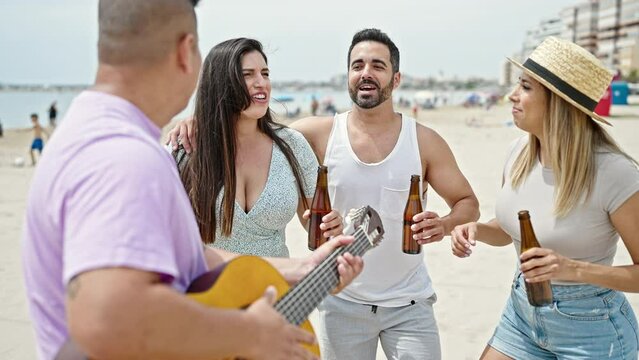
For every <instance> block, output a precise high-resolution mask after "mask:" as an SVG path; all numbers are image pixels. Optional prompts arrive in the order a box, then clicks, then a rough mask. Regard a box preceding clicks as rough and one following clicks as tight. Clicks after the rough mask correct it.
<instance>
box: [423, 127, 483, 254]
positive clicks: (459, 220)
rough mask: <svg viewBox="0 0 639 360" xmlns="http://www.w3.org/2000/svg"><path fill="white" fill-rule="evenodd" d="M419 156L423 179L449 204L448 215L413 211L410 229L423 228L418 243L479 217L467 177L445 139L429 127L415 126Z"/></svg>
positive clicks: (477, 205)
mask: <svg viewBox="0 0 639 360" xmlns="http://www.w3.org/2000/svg"><path fill="white" fill-rule="evenodd" d="M417 140H418V142H419V150H420V151H419V152H420V158H421V160H422V168H423V169H424V172H425V173H424V176H423V179H424V180H425V181H426V182H427V183H428V184H429V185H430V186H431V187H432V188H433V190H435V191H436V192H437V194H439V195H440V196H441V197H442V198H443V199H444V200H445V201H446V203H447V204H448V206H449V207H450V209H451V210H450V213H448V215H446V216H443V217H441V218H440V217H439V216H437V214H435V213H432V212H429V211H425V212H423V213H422V214H419V215H416V216H415V218H414V221H416V222H420V223H418V224H415V225H413V231H419V230H422V229H423V230H424V232H423V237H422V239H418V240H419V242H420V243H422V244H423V243H428V242H432V241H439V240H441V239H442V238H443V236H444V235H448V234H450V233H451V232H452V231H453V229H454V228H455V226H457V225H459V224H464V223H467V222H471V221H475V220H477V219H478V218H479V202H478V201H477V197H476V196H475V193H474V192H473V189H472V188H471V187H470V184H469V183H468V180H466V177H464V175H463V174H462V172H461V171H460V170H459V167H458V166H457V161H456V160H455V156H453V153H452V151H451V150H450V147H448V144H447V143H446V141H444V139H443V138H442V137H441V136H440V135H439V134H437V133H436V132H435V131H433V130H432V129H429V128H427V127H425V126H422V125H418V126H417Z"/></svg>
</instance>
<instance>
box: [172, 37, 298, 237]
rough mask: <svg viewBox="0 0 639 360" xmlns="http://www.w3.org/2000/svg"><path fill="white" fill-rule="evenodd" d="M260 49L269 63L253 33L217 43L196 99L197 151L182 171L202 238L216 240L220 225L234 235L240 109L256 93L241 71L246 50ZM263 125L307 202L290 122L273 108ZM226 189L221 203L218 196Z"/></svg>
mask: <svg viewBox="0 0 639 360" xmlns="http://www.w3.org/2000/svg"><path fill="white" fill-rule="evenodd" d="M252 51H259V53H260V54H261V55H262V56H263V57H264V61H265V62H267V63H268V60H267V58H266V55H265V54H264V51H263V50H262V44H261V43H260V42H259V41H257V40H253V39H247V38H237V39H231V40H227V41H224V42H221V43H219V44H217V45H216V46H214V47H213V49H211V51H210V52H209V54H208V55H207V57H206V59H205V60H204V64H203V66H202V75H201V78H200V83H199V85H198V89H197V94H196V99H195V114H194V117H195V130H196V134H197V139H196V145H197V146H196V149H197V150H196V151H194V152H193V154H192V156H191V158H190V159H189V162H188V164H187V165H186V166H185V168H184V171H183V172H182V174H181V177H182V182H183V183H184V186H185V188H186V192H187V193H188V195H189V199H190V200H191V205H192V206H193V210H194V211H195V216H196V218H197V221H198V225H199V228H200V234H201V236H202V241H203V242H204V243H206V244H211V243H213V242H214V241H215V236H216V226H218V224H219V225H220V226H221V233H222V235H224V236H229V235H230V234H231V231H232V229H233V216H234V213H235V187H236V178H235V176H236V175H235V157H236V153H237V151H236V147H237V138H236V123H237V119H238V118H239V116H240V113H241V112H242V111H243V110H245V109H247V108H248V107H249V106H250V105H251V96H250V95H249V91H248V89H247V87H246V82H245V81H244V76H243V75H242V56H243V55H244V54H246V53H249V52H252ZM258 128H259V130H260V131H261V132H262V133H264V134H266V135H267V136H268V137H269V138H271V139H272V140H273V142H274V143H275V144H276V145H277V147H278V148H279V149H280V150H281V151H282V153H283V154H284V156H285V157H286V160H287V161H288V163H289V165H290V166H291V169H292V171H293V175H294V176H295V180H296V181H297V188H298V192H299V196H300V200H301V201H302V203H303V205H304V208H305V209H306V208H307V207H308V205H307V204H306V197H305V196H304V178H303V177H302V175H301V174H302V171H301V169H300V165H299V163H298V161H297V159H296V158H295V155H294V154H293V151H292V150H291V148H290V147H289V145H288V144H287V143H286V141H284V140H283V139H282V138H281V137H280V136H279V135H278V130H279V129H282V128H285V126H284V125H281V124H278V123H276V122H275V121H274V120H273V115H272V113H271V110H270V109H268V111H267V112H266V114H265V115H264V116H263V117H262V118H260V119H259V120H258ZM222 192H223V195H222V202H221V204H220V208H219V209H218V208H217V207H216V201H217V198H218V196H219V194H220V193H222Z"/></svg>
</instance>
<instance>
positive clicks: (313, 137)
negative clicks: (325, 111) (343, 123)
mask: <svg viewBox="0 0 639 360" xmlns="http://www.w3.org/2000/svg"><path fill="white" fill-rule="evenodd" d="M290 127H291V128H292V129H295V130H297V131H299V132H301V133H302V135H304V137H305V138H306V141H308V143H309V144H310V145H311V148H312V149H313V152H314V153H315V156H317V161H318V162H319V163H320V164H323V163H324V155H325V154H326V144H327V143H328V137H329V136H330V135H331V129H332V128H333V117H330V116H313V117H307V118H304V119H300V120H297V121H295V122H294V123H292V124H291V125H290Z"/></svg>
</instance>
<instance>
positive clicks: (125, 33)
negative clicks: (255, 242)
mask: <svg viewBox="0 0 639 360" xmlns="http://www.w3.org/2000/svg"><path fill="white" fill-rule="evenodd" d="M197 40H198V39H197V30H196V18H195V12H194V4H193V1H188V0H155V1H130V0H101V1H100V4H99V41H98V52H99V55H98V57H99V67H98V72H97V76H96V81H95V85H94V86H93V88H92V89H91V90H90V91H85V92H83V93H82V94H80V95H79V96H78V97H77V98H76V99H75V100H74V101H73V103H72V105H71V107H70V108H69V110H68V112H67V115H66V117H65V121H64V122H62V124H61V126H60V127H59V128H58V130H57V131H56V136H55V137H53V138H52V139H51V141H50V143H49V145H48V148H47V152H45V153H44V154H43V157H42V160H41V162H40V164H39V166H38V168H37V170H36V173H35V175H34V178H33V183H32V185H31V190H30V193H29V199H28V204H27V214H26V229H25V234H24V242H23V264H24V273H25V281H26V288H27V295H28V299H29V307H30V311H31V315H32V319H33V323H34V327H35V330H36V337H37V343H38V353H39V357H40V358H42V359H47V360H48V359H53V358H54V357H55V356H56V354H57V353H58V351H59V350H60V348H61V347H62V345H63V344H64V343H65V342H67V340H69V339H73V343H74V344H75V345H76V346H77V347H78V348H79V349H80V350H81V351H82V352H84V353H85V354H87V355H89V357H90V358H99V359H102V358H104V359H106V358H113V359H120V358H147V359H165V358H188V359H197V358H209V359H210V358H225V357H236V356H237V357H242V358H251V359H265V358H268V359H309V358H312V355H311V354H310V353H308V352H307V351H306V350H303V349H302V347H300V346H299V343H311V342H314V341H315V340H314V338H313V336H312V335H311V334H309V333H307V332H305V331H303V330H301V329H299V328H297V327H295V326H293V325H290V324H288V323H287V322H286V321H285V320H284V319H283V318H282V317H281V316H280V315H279V314H278V313H277V312H276V311H275V310H274V309H273V308H272V304H273V301H274V294H273V291H272V290H268V291H267V292H266V294H265V295H264V297H263V298H261V299H259V300H257V301H256V302H254V303H253V304H252V305H251V306H249V307H248V309H246V310H222V309H213V308H207V307H204V306H202V305H200V304H198V303H196V302H194V301H192V300H190V299H188V298H187V297H185V296H184V295H183V294H182V293H183V292H184V291H185V289H186V288H187V287H188V285H189V283H190V282H191V281H192V280H193V279H194V278H196V277H197V276H199V275H201V274H202V273H204V272H205V271H207V270H208V269H210V268H212V267H214V266H216V265H218V264H220V263H222V262H223V261H226V260H229V259H231V258H233V257H234V256H235V255H234V254H230V253H226V252H223V251H220V250H213V249H211V248H208V247H207V248H206V249H205V248H204V247H203V245H202V243H201V241H200V236H199V231H198V227H197V223H196V221H195V217H194V214H193V210H192V209H191V206H190V203H189V200H188V198H187V195H186V193H185V192H184V188H183V186H182V184H181V182H180V179H179V176H178V173H177V170H176V167H175V163H174V162H173V160H172V158H171V157H170V155H169V154H168V153H167V152H166V151H165V150H164V149H163V148H162V147H161V146H160V144H159V141H158V140H159V137H160V129H161V127H163V126H164V125H166V124H167V123H168V122H169V121H170V120H171V118H172V117H173V116H175V115H176V114H177V113H178V112H180V111H181V110H182V109H183V108H184V107H185V106H186V104H187V102H188V99H189V97H190V95H191V93H192V92H193V89H194V87H195V83H196V81H197V77H198V73H199V69H200V63H201V57H200V53H199V50H198V45H197ZM349 241H352V238H347V237H342V238H340V239H337V240H335V241H331V242H329V243H328V245H327V246H324V247H322V248H321V249H319V250H318V251H316V252H315V253H314V254H313V255H312V256H311V257H310V258H307V259H268V260H269V261H270V262H271V263H272V264H273V265H274V266H275V267H276V268H278V269H279V270H280V271H281V272H282V274H283V275H284V276H285V277H286V278H287V280H289V281H291V282H294V281H296V280H298V279H299V278H301V277H302V276H303V275H304V274H306V273H307V272H308V271H310V269H312V268H313V267H314V266H316V265H317V264H318V263H319V262H321V260H322V259H324V258H325V257H326V256H327V255H328V253H330V252H331V251H332V250H333V249H334V248H335V247H337V246H340V245H343V244H345V243H348V242H349ZM338 263H339V264H340V266H339V267H338V269H339V272H340V275H341V282H340V286H339V288H341V287H343V286H345V285H346V284H347V283H349V282H350V281H351V280H352V279H353V277H354V276H356V275H357V274H358V273H359V272H361V269H362V261H361V259H360V258H354V257H352V256H350V255H345V256H344V257H340V258H339V259H338Z"/></svg>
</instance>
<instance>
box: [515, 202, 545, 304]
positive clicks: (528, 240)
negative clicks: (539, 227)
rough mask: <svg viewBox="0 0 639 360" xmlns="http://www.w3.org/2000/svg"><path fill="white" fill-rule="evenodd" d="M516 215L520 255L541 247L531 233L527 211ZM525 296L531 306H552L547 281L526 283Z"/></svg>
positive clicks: (532, 232) (533, 233)
mask: <svg viewBox="0 0 639 360" xmlns="http://www.w3.org/2000/svg"><path fill="white" fill-rule="evenodd" d="M517 215H519V229H520V231H521V251H520V254H521V253H523V252H524V251H526V250H528V249H530V248H534V247H541V245H539V242H538V241H537V237H536V236H535V232H534V231H533V228H532V223H531V222H530V214H529V213H528V210H522V211H520V212H518V213H517ZM526 294H527V295H528V302H529V303H530V305H532V306H546V305H550V304H552V288H551V287H550V281H549V280H548V281H543V282H538V283H528V282H526Z"/></svg>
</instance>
